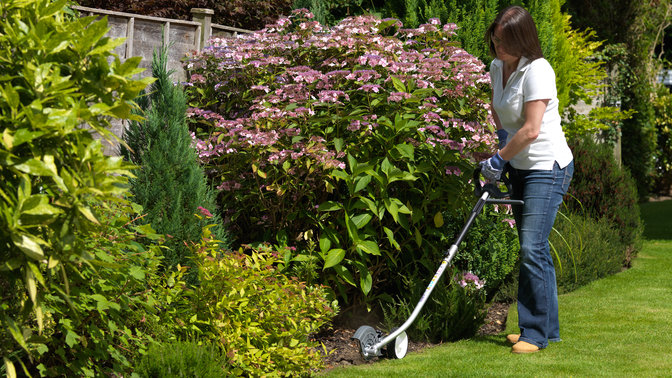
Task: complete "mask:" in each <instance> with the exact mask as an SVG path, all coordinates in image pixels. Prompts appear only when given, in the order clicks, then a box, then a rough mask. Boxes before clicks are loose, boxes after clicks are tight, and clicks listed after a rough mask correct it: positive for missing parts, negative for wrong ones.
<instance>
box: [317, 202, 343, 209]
mask: <svg viewBox="0 0 672 378" xmlns="http://www.w3.org/2000/svg"><path fill="white" fill-rule="evenodd" d="M341 209H343V205H341V204H340V203H338V202H334V201H326V202H322V203H321V204H320V206H318V207H317V211H337V210H341Z"/></svg>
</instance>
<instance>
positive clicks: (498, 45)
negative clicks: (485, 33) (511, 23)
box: [490, 25, 519, 62]
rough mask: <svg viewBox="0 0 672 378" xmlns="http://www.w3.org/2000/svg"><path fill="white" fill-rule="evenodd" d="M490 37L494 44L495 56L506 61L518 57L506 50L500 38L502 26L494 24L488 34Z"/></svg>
mask: <svg viewBox="0 0 672 378" xmlns="http://www.w3.org/2000/svg"><path fill="white" fill-rule="evenodd" d="M490 39H491V40H492V44H493V45H494V46H495V52H496V53H497V58H499V59H500V60H502V61H504V62H508V61H513V60H516V59H518V58H519V57H517V56H514V55H511V54H509V53H508V52H507V51H506V46H505V43H504V41H503V40H502V28H501V27H500V26H499V25H497V26H495V30H494V31H493V33H492V35H491V36H490Z"/></svg>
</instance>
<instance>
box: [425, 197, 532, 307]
mask: <svg viewBox="0 0 672 378" xmlns="http://www.w3.org/2000/svg"><path fill="white" fill-rule="evenodd" d="M486 209H487V210H486V211H485V214H482V215H479V216H478V217H477V218H476V219H475V220H474V223H473V224H472V226H471V227H470V228H469V232H468V233H467V235H466V237H465V239H464V241H463V242H462V244H461V245H460V246H459V248H460V249H459V251H458V253H457V254H456V255H455V257H454V259H453V265H454V266H455V267H457V268H459V269H461V270H464V271H469V272H473V273H474V274H475V275H477V276H478V277H480V278H481V279H482V280H483V281H484V282H485V289H486V293H488V294H489V295H490V294H493V293H494V292H496V291H497V290H498V289H499V286H500V285H501V284H502V283H503V282H504V280H505V279H506V277H507V276H508V275H509V274H511V272H512V271H513V270H514V269H515V267H516V261H517V260H518V250H519V249H520V246H519V244H518V236H517V233H516V230H515V228H514V227H515V226H514V224H515V223H514V220H513V215H512V214H511V210H510V207H509V206H504V205H495V206H493V207H490V205H488V208H486ZM467 215H468V214H460V216H450V215H446V218H445V222H446V225H447V227H446V228H447V229H446V230H445V231H444V235H445V237H446V238H452V239H451V242H452V241H453V240H454V238H455V237H457V234H458V232H459V231H460V230H461V229H462V227H463V226H464V222H465V219H466V216H467ZM437 257H438V256H437Z"/></svg>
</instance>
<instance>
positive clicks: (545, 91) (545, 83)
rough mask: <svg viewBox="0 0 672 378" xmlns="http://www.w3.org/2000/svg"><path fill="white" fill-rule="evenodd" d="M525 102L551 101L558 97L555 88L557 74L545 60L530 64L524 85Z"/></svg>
mask: <svg viewBox="0 0 672 378" xmlns="http://www.w3.org/2000/svg"><path fill="white" fill-rule="evenodd" d="M523 96H524V101H525V102H528V101H534V100H545V99H548V100H551V99H553V98H556V97H557V96H558V92H557V89H556V87H555V72H553V68H552V67H551V65H550V64H549V63H548V61H546V60H545V59H537V60H535V61H534V62H532V63H531V64H530V67H529V69H528V71H527V74H526V75H525V83H524V84H523Z"/></svg>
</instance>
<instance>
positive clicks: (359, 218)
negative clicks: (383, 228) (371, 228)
mask: <svg viewBox="0 0 672 378" xmlns="http://www.w3.org/2000/svg"><path fill="white" fill-rule="evenodd" d="M372 218H373V216H371V214H369V213H364V214H359V215H355V216H353V217H352V222H353V223H354V224H355V226H356V227H357V229H358V230H360V229H362V227H364V226H366V225H367V224H368V223H369V222H370V221H371V219H372Z"/></svg>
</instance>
